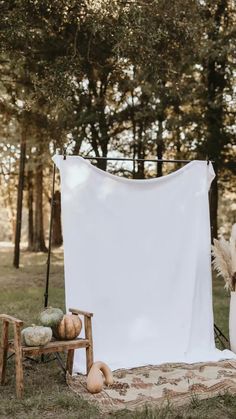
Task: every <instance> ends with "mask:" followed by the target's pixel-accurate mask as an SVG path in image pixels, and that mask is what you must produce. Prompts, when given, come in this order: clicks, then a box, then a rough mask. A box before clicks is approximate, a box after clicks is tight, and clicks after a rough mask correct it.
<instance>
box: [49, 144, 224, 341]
mask: <svg viewBox="0 0 236 419" xmlns="http://www.w3.org/2000/svg"><path fill="white" fill-rule="evenodd" d="M63 159H64V160H66V149H64V150H63ZM83 159H85V160H97V161H98V160H110V161H132V162H136V161H137V162H138V161H142V162H152V163H158V162H160V163H190V162H191V161H192V160H175V159H170V160H167V159H138V158H137V159H132V158H125V157H124V158H122V157H88V156H85V157H83ZM210 161H211V163H214V161H212V160H209V159H207V164H209V162H210ZM55 176H56V165H55V164H53V178H52V198H51V211H50V225H49V243H48V257H47V272H46V285H45V293H44V307H47V305H48V291H49V276H50V264H51V247H52V224H53V211H54V204H55V203H54V192H55ZM214 333H215V339H218V340H219V342H220V343H221V345H222V346H223V347H226V345H225V343H224V342H226V344H227V343H229V339H228V338H227V337H226V336H225V335H224V334H223V333H222V331H221V330H220V329H219V327H218V326H217V325H216V324H214Z"/></svg>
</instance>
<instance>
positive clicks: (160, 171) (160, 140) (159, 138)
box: [157, 119, 163, 177]
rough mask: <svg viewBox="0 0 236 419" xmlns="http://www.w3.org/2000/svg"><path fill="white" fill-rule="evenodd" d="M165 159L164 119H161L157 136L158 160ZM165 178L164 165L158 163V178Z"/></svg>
mask: <svg viewBox="0 0 236 419" xmlns="http://www.w3.org/2000/svg"><path fill="white" fill-rule="evenodd" d="M162 158H163V119H159V129H158V134H157V159H158V160H162ZM161 176H163V163H162V162H157V177H161Z"/></svg>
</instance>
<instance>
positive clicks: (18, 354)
mask: <svg viewBox="0 0 236 419" xmlns="http://www.w3.org/2000/svg"><path fill="white" fill-rule="evenodd" d="M14 347H15V364H16V396H17V398H18V399H20V398H21V397H22V396H23V393H24V382H23V380H24V377H23V359H22V358H23V357H22V349H21V334H20V327H19V325H17V324H14Z"/></svg>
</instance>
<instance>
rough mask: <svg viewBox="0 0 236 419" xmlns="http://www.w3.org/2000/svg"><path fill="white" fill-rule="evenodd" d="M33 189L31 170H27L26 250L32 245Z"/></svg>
mask: <svg viewBox="0 0 236 419" xmlns="http://www.w3.org/2000/svg"><path fill="white" fill-rule="evenodd" d="M33 204H34V189H33V172H32V170H29V171H28V250H29V251H32V250H33V245H34V209H33Z"/></svg>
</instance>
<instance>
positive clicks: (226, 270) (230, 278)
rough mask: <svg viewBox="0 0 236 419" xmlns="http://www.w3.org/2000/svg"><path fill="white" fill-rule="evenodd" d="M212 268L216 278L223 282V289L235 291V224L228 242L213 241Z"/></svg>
mask: <svg viewBox="0 0 236 419" xmlns="http://www.w3.org/2000/svg"><path fill="white" fill-rule="evenodd" d="M212 255H213V262H212V263H213V267H214V269H215V270H216V272H217V275H218V276H222V277H223V278H224V280H225V288H226V289H227V290H230V291H235V285H236V224H234V225H233V227H232V231H231V236H230V240H229V241H226V240H225V239H224V238H221V239H220V240H216V239H214V244H213V246H212Z"/></svg>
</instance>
